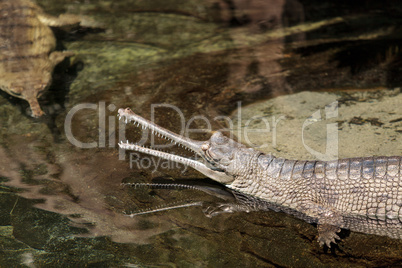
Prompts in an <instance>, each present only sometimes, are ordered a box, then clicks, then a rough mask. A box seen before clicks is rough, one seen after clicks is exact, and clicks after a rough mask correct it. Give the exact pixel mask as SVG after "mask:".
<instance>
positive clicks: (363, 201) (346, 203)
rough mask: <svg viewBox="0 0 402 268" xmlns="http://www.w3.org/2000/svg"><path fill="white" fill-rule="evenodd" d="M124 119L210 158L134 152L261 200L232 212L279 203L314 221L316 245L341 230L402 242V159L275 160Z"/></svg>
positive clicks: (216, 139) (223, 140)
mask: <svg viewBox="0 0 402 268" xmlns="http://www.w3.org/2000/svg"><path fill="white" fill-rule="evenodd" d="M118 113H119V118H120V119H121V120H124V121H125V122H126V123H128V122H133V123H135V124H137V125H140V126H142V127H143V128H147V129H150V130H151V131H152V132H153V133H156V134H158V135H161V136H162V137H164V138H166V139H169V140H171V141H173V142H175V143H178V144H180V145H182V146H183V147H186V148H188V149H190V150H192V151H194V152H195V153H196V154H197V155H198V156H200V157H201V158H202V159H203V160H204V161H205V163H202V162H199V161H195V160H193V159H189V158H184V157H181V156H177V155H173V154H169V153H165V152H161V151H158V150H154V149H150V148H146V147H143V146H140V145H136V144H131V143H128V142H120V143H119V146H120V148H122V149H126V150H134V151H138V152H142V153H145V154H149V155H154V156H157V157H161V158H163V159H167V160H170V161H175V162H178V163H182V164H185V165H188V166H190V167H192V168H194V169H196V170H198V171H199V172H201V173H202V174H204V175H206V176H208V177H209V178H211V179H213V180H215V181H218V182H220V183H223V184H225V185H226V187H228V188H230V189H232V190H233V191H235V192H239V193H241V194H246V195H248V196H250V197H251V198H252V199H254V200H256V201H254V203H252V204H251V205H250V206H249V207H248V208H247V204H245V206H243V208H240V209H239V206H232V207H230V206H227V207H225V208H224V209H225V210H227V211H236V210H244V211H251V210H259V209H264V208H266V209H270V208H276V209H275V210H282V211H284V212H286V213H290V214H293V215H295V216H297V217H299V218H301V219H304V220H306V221H307V222H310V223H317V227H318V242H319V244H320V245H321V246H322V245H324V244H326V245H327V246H328V247H330V246H331V242H332V243H335V239H340V238H339V236H338V235H337V233H338V232H339V231H340V228H345V229H350V230H352V231H358V232H364V233H369V234H377V235H384V236H389V237H392V238H396V239H402V179H401V172H402V156H388V157H386V156H384V157H362V158H349V159H340V160H334V161H300V160H287V159H283V158H276V157H274V156H272V155H269V154H264V153H263V152H260V151H257V150H255V149H252V148H247V147H246V146H245V145H243V144H241V143H238V142H236V141H234V140H232V139H230V138H228V137H226V136H224V135H223V134H222V133H221V132H215V133H213V135H212V136H211V138H210V139H209V140H207V141H195V140H192V139H190V138H187V137H183V136H180V135H177V134H175V133H173V132H171V131H169V130H167V129H164V128H162V127H160V126H158V125H156V124H155V123H153V122H151V121H148V120H146V119H144V118H142V117H140V116H138V115H136V114H134V112H132V111H131V110H130V109H129V108H126V109H119V111H118Z"/></svg>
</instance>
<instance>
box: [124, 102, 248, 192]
mask: <svg viewBox="0 0 402 268" xmlns="http://www.w3.org/2000/svg"><path fill="white" fill-rule="evenodd" d="M118 113H119V118H120V120H124V121H125V122H126V123H129V122H133V123H134V124H137V125H141V126H142V127H143V128H148V129H150V130H151V131H152V133H156V134H158V135H160V136H162V137H164V138H166V139H168V140H171V141H172V142H174V143H177V144H179V145H181V146H183V147H185V148H187V149H189V150H191V151H194V152H195V153H196V154H197V155H198V156H200V157H201V158H202V159H203V160H204V162H205V163H202V162H199V161H196V160H193V159H189V158H185V157H181V156H177V155H174V154H169V153H165V152H161V151H158V150H154V149H150V148H146V147H143V146H141V145H138V144H131V143H128V141H127V142H120V143H119V146H120V148H122V149H126V150H134V151H138V152H142V153H146V154H150V155H154V156H157V157H161V158H163V159H167V160H170V161H174V162H177V163H182V164H185V165H188V166H191V167H192V168H194V169H196V170H198V171H199V172H201V173H203V174H204V175H206V176H208V177H210V178H211V179H213V180H215V181H218V182H221V183H225V184H230V183H231V182H233V181H234V179H235V176H236V173H235V171H236V170H235V168H236V166H235V165H236V158H237V157H238V155H239V153H241V152H243V151H244V150H249V149H248V148H246V147H245V146H244V145H243V144H241V143H238V142H236V141H234V140H232V139H230V138H228V137H226V136H224V135H223V134H222V133H221V132H218V131H217V132H214V133H213V135H212V136H211V138H210V139H209V140H207V141H204V142H202V141H195V140H192V139H189V138H186V137H183V136H180V135H177V134H175V133H173V132H171V131H169V130H167V129H165V128H162V127H160V126H158V125H156V124H155V123H153V122H151V121H149V120H147V119H144V118H142V117H140V116H139V115H136V114H135V113H134V112H132V111H131V110H130V109H129V108H126V109H119V111H118Z"/></svg>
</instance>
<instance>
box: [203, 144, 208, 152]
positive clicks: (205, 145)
mask: <svg viewBox="0 0 402 268" xmlns="http://www.w3.org/2000/svg"><path fill="white" fill-rule="evenodd" d="M208 149H209V144H208V143H204V144H203V145H201V150H203V151H206V150H208Z"/></svg>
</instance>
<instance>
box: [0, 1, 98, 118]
mask: <svg viewBox="0 0 402 268" xmlns="http://www.w3.org/2000/svg"><path fill="white" fill-rule="evenodd" d="M80 22H81V25H82V18H81V17H79V16H76V15H71V14H62V15H60V16H59V17H53V16H50V15H48V14H46V13H45V12H44V11H43V10H42V9H41V8H40V7H39V6H37V5H36V4H35V3H33V2H32V1H30V0H0V89H2V90H3V91H5V92H7V93H8V94H10V95H12V96H14V97H17V98H21V99H24V100H26V101H28V103H29V105H30V107H31V110H32V115H33V116H34V117H39V116H41V115H43V111H42V109H41V107H40V105H39V103H38V98H39V97H40V96H41V95H42V94H43V92H44V91H45V90H46V89H47V88H48V86H49V85H50V84H51V81H52V72H53V69H54V67H55V66H56V65H57V64H58V63H59V62H61V61H62V60H63V59H64V58H65V57H70V56H72V55H74V53H72V52H70V51H54V50H55V48H56V39H55V37H54V35H53V32H52V30H51V29H50V28H49V27H60V26H65V25H74V24H78V23H80ZM86 23H88V21H85V24H86ZM87 26H91V25H90V23H89V24H88V25H87Z"/></svg>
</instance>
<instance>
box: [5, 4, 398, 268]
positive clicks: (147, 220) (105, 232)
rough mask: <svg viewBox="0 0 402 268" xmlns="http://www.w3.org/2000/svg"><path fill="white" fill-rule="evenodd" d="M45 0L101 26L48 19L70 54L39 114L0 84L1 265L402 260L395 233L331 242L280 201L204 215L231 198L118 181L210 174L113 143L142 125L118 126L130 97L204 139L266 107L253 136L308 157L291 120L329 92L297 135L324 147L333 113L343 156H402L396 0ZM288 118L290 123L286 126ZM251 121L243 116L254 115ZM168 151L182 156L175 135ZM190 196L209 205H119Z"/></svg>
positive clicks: (137, 135) (141, 110) (146, 111)
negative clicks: (310, 124) (264, 125)
mask: <svg viewBox="0 0 402 268" xmlns="http://www.w3.org/2000/svg"><path fill="white" fill-rule="evenodd" d="M38 4H39V5H41V6H42V7H43V9H44V10H46V12H48V13H50V14H53V15H58V14H60V13H64V12H69V13H74V14H80V15H85V16H88V17H91V18H93V19H94V20H96V21H97V22H100V23H101V24H102V25H103V26H104V27H103V28H104V29H103V30H91V29H83V28H80V29H72V30H71V29H68V30H65V31H60V30H58V31H56V35H57V37H58V39H59V41H60V44H62V45H63V46H64V47H65V48H66V49H68V50H72V51H74V52H76V56H74V57H72V58H71V59H70V61H65V62H63V64H61V65H59V66H58V67H57V68H56V70H55V73H54V76H53V77H54V82H53V84H52V86H51V88H50V89H49V92H48V93H47V94H46V95H45V96H44V97H43V98H42V99H41V101H40V103H41V105H42V107H43V109H44V110H45V111H46V112H47V116H45V117H44V118H41V119H33V118H31V117H30V116H29V115H27V109H29V108H28V105H27V103H25V102H24V101H22V100H19V99H16V98H13V97H11V96H9V95H7V94H5V93H3V92H1V96H0V181H1V185H0V203H1V206H0V212H1V213H0V240H1V242H0V266H1V267H11V266H15V267H18V266H28V267H55V266H66V267H67V266H78V267H80V266H96V267H98V266H105V267H120V266H123V267H124V266H127V267H155V266H157V267H175V266H178V267H244V266H248V267H274V266H282V267H325V266H331V267H332V266H334V267H335V266H337V267H338V266H340V265H342V266H348V267H364V266H397V265H400V264H401V263H402V257H401V256H402V241H401V240H397V239H391V238H387V237H381V236H375V235H367V234H362V233H357V232H349V231H347V230H344V231H342V233H341V236H342V238H343V240H342V241H341V242H339V244H338V246H337V247H335V249H332V250H328V249H322V248H320V247H319V246H318V243H317V242H316V238H317V232H316V228H315V226H312V225H310V224H308V223H305V222H304V221H301V220H299V219H296V218H294V217H292V216H289V215H286V214H284V213H277V212H271V211H269V212H251V213H234V214H220V215H217V216H215V217H212V218H208V217H206V216H205V214H204V212H203V211H204V210H205V209H207V208H208V207H209V206H210V207H213V206H216V205H217V204H219V203H220V202H223V200H225V198H226V197H225V196H226V194H223V192H221V191H222V189H220V190H219V191H213V192H212V194H211V192H203V191H197V190H191V189H188V190H180V191H179V190H175V189H171V190H163V189H149V188H138V189H134V188H132V187H129V186H124V185H122V183H127V182H130V183H133V182H151V181H155V180H156V181H158V180H160V179H161V178H163V179H167V180H170V181H174V182H177V181H181V180H182V179H186V180H188V179H194V180H197V181H201V182H202V183H208V184H211V182H210V181H206V182H205V180H204V179H205V178H204V177H203V176H202V175H200V174H199V173H197V172H196V171H194V170H191V169H190V168H185V167H183V166H171V165H169V163H164V162H158V159H154V158H147V157H144V156H143V155H135V154H134V155H130V154H129V153H126V154H124V153H121V152H119V150H118V148H117V142H118V141H119V140H121V139H129V140H130V141H135V140H140V139H141V137H142V131H141V129H137V128H136V127H134V126H128V127H126V128H125V127H124V126H123V125H120V124H119V122H118V121H117V117H116V115H117V110H118V108H125V107H131V108H132V109H133V110H134V111H135V112H136V113H138V114H140V115H141V116H143V117H145V118H152V117H154V119H155V121H156V122H157V123H158V124H160V125H163V126H164V127H166V128H168V129H170V130H173V131H175V132H178V133H179V132H180V131H181V130H182V129H183V128H182V123H183V124H184V127H187V128H186V129H187V130H188V129H190V130H196V129H206V130H205V131H199V132H197V131H192V133H190V136H191V137H192V138H194V139H206V138H207V137H209V131H208V130H209V129H214V130H216V129H224V128H229V129H231V130H232V133H234V134H235V135H237V131H238V130H239V128H237V126H240V128H241V127H244V125H245V124H246V123H247V119H248V118H249V117H252V116H257V117H258V118H260V119H261V118H267V119H268V120H272V119H274V121H269V122H270V127H271V128H270V131H269V132H268V133H267V136H268V137H269V138H268V139H267V140H265V139H264V136H261V135H254V136H253V135H251V136H252V137H251V138H252V140H251V143H252V144H249V145H250V146H253V144H254V145H255V146H261V145H263V144H265V143H266V144H267V146H266V147H265V148H262V150H264V151H270V152H273V153H275V154H276V155H280V156H283V157H289V158H298V157H300V156H304V157H305V158H309V159H315V158H317V154H316V155H314V153H312V152H311V151H308V150H307V149H306V147H305V146H302V145H301V144H298V142H300V138H297V137H299V136H298V135H300V127H299V126H298V125H297V123H295V124H293V122H296V121H292V120H302V121H301V122H303V117H304V116H305V115H306V114H309V113H310V112H311V113H310V115H312V114H313V113H314V112H315V111H317V110H321V111H324V110H325V105H329V104H330V103H331V102H333V101H336V100H337V101H338V105H339V107H340V110H339V111H340V112H339V115H338V116H337V117H335V118H332V119H328V120H329V121H323V122H322V125H319V126H318V125H317V129H318V130H317V131H315V129H314V128H312V131H310V132H308V133H307V134H306V135H307V136H306V139H307V140H308V145H309V148H312V149H313V150H314V151H315V152H325V133H326V132H325V124H327V123H337V124H338V125H337V128H338V130H339V133H340V134H339V137H340V140H339V143H340V147H339V148H340V151H339V156H342V157H353V156H370V155H378V154H382V155H400V154H402V143H401V139H402V134H401V133H402V120H401V118H402V110H401V108H400V106H399V105H398V103H401V94H400V89H399V87H400V86H401V85H402V84H401V83H402V80H401V75H400V74H401V70H402V69H401V68H402V67H401V63H402V61H401V53H400V50H401V47H400V44H401V37H402V35H401V33H402V32H401V26H400V25H401V21H402V19H401V18H402V16H401V14H402V6H401V4H400V3H399V2H398V1H391V2H387V3H385V2H378V1H370V0H367V1H356V2H353V3H349V2H348V1H337V2H334V1H332V2H331V1H314V0H310V1H302V0H288V1H285V0H269V1H256V0H232V1H223V0H222V1H219V0H208V1H201V0H186V1H181V0H170V1H166V0H163V1H159V0H151V1H140V0H138V1H133V0H129V1H128V0H125V1H54V0H42V1H38ZM301 91H315V92H316V93H308V94H312V95H308V96H307V100H306V99H304V98H306V95H295V94H297V93H298V92H301ZM323 92H330V93H323ZM302 94H305V93H302ZM311 100H313V101H311ZM246 105H247V107H246ZM239 107H240V108H241V109H242V111H243V113H242V118H241V119H240V120H239V117H238V115H239V113H238V112H239ZM342 107H343V108H344V110H342V109H343V108H342ZM299 111H300V112H299ZM196 116H198V118H197V117H196ZM200 116H202V118H201V117H200ZM218 116H221V117H220V118H218ZM281 116H284V117H283V119H282V122H283V124H284V125H283V126H286V127H288V126H289V127H288V129H289V130H288V129H286V128H284V127H283V128H280V127H281V124H282V123H281V122H280V121H278V120H279V118H281ZM306 116H308V115H306ZM194 117H196V118H195V119H194ZM193 119H194V120H193ZM305 119H307V118H305ZM191 120H193V121H191ZM275 120H276V121H275ZM237 122H242V123H241V124H240V125H239V124H238V123H237ZM275 122H276V123H277V124H275ZM208 123H210V125H208ZM230 123H233V124H234V125H233V126H232V125H230ZM260 123H261V120H260V121H254V122H251V121H250V124H251V125H254V127H257V128H258V127H259V124H260ZM285 123H286V124H287V123H290V124H291V127H290V125H286V124H285ZM274 125H276V126H277V127H278V132H276V133H278V135H279V136H278V137H277V139H275V142H274V138H273V133H274V132H273V130H274V129H273V128H272V127H273V126H274ZM290 129H291V131H290ZM287 137H291V138H293V137H295V139H293V140H292V139H290V138H289V139H288V138H287ZM323 137H324V138H323ZM376 137H378V138H376ZM290 140H292V141H290ZM158 141H159V140H158ZM168 150H169V151H173V152H175V153H178V154H181V155H187V156H191V154H190V153H188V152H186V151H183V150H182V149H180V148H169V149H168ZM318 156H319V155H318ZM192 183H194V181H193V182H192ZM217 193H219V194H217ZM196 202H203V206H189V207H186V208H180V209H173V210H168V211H161V212H157V213H151V214H145V215H138V216H136V217H134V218H130V217H127V215H126V214H130V213H132V212H136V211H141V210H144V209H146V208H150V207H152V208H155V207H157V206H162V207H164V206H175V205H180V204H193V203H196Z"/></svg>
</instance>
